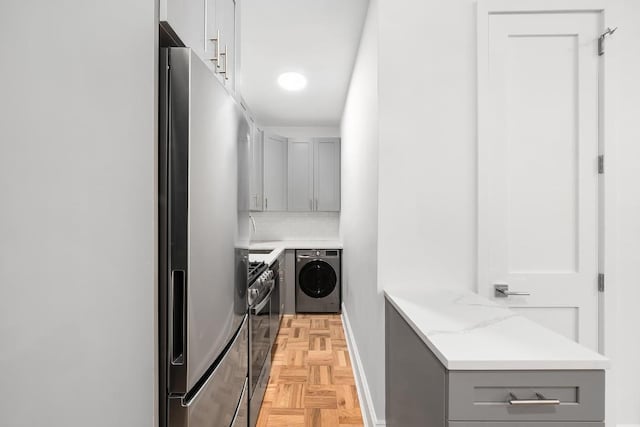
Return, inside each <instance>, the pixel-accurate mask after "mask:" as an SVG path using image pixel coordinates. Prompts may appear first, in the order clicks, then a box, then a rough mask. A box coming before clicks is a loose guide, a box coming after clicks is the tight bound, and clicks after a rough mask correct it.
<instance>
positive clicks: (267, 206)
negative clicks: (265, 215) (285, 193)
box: [264, 197, 269, 211]
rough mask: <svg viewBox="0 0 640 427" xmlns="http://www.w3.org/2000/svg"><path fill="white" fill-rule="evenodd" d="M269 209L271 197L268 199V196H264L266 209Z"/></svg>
mask: <svg viewBox="0 0 640 427" xmlns="http://www.w3.org/2000/svg"><path fill="white" fill-rule="evenodd" d="M267 209H269V199H267V198H266V197H265V198H264V210H265V211H266V210H267Z"/></svg>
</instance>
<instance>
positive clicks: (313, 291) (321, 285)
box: [298, 260, 338, 298]
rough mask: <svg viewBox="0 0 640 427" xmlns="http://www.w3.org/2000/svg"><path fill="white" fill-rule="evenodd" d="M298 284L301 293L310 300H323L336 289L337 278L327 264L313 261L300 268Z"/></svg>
mask: <svg viewBox="0 0 640 427" xmlns="http://www.w3.org/2000/svg"><path fill="white" fill-rule="evenodd" d="M298 283H299V285H300V289H301V290H302V292H304V293H305V294H306V295H308V296H310V297H311V298H324V297H326V296H328V295H330V294H331V292H333V290H334V289H335V288H336V285H337V284H338V277H337V276H336V272H335V271H334V269H333V267H331V266H330V265H329V264H327V263H326V262H324V261H320V260H315V261H311V262H310V263H308V264H306V265H305V266H304V267H302V269H301V270H300V274H299V276H298Z"/></svg>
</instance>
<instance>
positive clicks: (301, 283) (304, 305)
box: [296, 249, 342, 313]
mask: <svg viewBox="0 0 640 427" xmlns="http://www.w3.org/2000/svg"><path fill="white" fill-rule="evenodd" d="M340 256H341V251H340V250H339V249H304V250H296V312H297V313H339V312H340V305H341V303H342V286H341V285H342V278H341V274H340V273H341V271H340V270H341V268H340V267H341V264H340V262H341V261H340Z"/></svg>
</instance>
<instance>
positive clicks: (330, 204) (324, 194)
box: [288, 138, 340, 212]
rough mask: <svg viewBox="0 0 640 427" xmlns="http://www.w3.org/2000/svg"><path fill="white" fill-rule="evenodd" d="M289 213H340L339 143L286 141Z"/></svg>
mask: <svg viewBox="0 0 640 427" xmlns="http://www.w3.org/2000/svg"><path fill="white" fill-rule="evenodd" d="M288 194H289V204H288V206H289V209H288V210H289V211H293V212H312V211H322V212H337V211H339V210H340V139H338V138H309V139H304V140H302V139H301V140H293V141H289V191H288Z"/></svg>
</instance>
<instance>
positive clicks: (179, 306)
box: [169, 270, 187, 365]
mask: <svg viewBox="0 0 640 427" xmlns="http://www.w3.org/2000/svg"><path fill="white" fill-rule="evenodd" d="M186 314H187V298H186V280H185V272H184V270H173V271H172V272H171V290H170V292H169V328H170V331H169V346H170V347H169V348H170V349H171V354H170V360H171V364H172V365H184V358H185V357H184V356H185V345H186V340H185V336H186V332H187V331H186V328H187V322H186V319H185V316H186Z"/></svg>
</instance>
